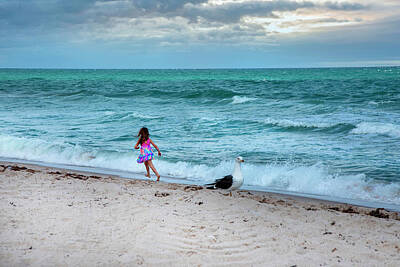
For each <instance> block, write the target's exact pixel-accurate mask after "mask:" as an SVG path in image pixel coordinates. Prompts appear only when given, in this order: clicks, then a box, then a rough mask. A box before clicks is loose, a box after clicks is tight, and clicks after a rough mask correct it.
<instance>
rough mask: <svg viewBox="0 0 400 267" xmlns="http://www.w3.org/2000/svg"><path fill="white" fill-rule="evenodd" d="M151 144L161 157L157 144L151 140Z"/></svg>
mask: <svg viewBox="0 0 400 267" xmlns="http://www.w3.org/2000/svg"><path fill="white" fill-rule="evenodd" d="M149 139H150V138H149ZM150 143H151V144H152V145H153V146H154V148H155V149H157V151H158V155H159V156H161V152H160V149H158V147H157V146H156V144H154V143H153V140H151V139H150Z"/></svg>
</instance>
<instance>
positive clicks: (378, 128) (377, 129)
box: [350, 122, 400, 138]
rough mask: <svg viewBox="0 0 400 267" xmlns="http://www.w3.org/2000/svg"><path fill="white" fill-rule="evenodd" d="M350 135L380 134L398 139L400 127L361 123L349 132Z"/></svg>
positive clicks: (389, 124)
mask: <svg viewBox="0 0 400 267" xmlns="http://www.w3.org/2000/svg"><path fill="white" fill-rule="evenodd" d="M350 133H352V134H380V135H387V136H391V137H396V138H400V125H396V124H392V123H381V122H361V123H359V124H357V125H356V128H354V129H353V130H351V132H350Z"/></svg>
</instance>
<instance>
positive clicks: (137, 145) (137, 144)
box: [135, 139, 140, 149]
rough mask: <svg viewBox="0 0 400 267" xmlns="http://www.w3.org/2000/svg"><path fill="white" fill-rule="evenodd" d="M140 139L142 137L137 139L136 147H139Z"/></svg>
mask: <svg viewBox="0 0 400 267" xmlns="http://www.w3.org/2000/svg"><path fill="white" fill-rule="evenodd" d="M139 141H140V139H139V140H137V142H136V145H135V149H139Z"/></svg>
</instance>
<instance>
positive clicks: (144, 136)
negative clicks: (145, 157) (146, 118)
mask: <svg viewBox="0 0 400 267" xmlns="http://www.w3.org/2000/svg"><path fill="white" fill-rule="evenodd" d="M137 136H138V137H139V144H143V143H144V142H146V141H147V140H148V139H149V136H150V134H149V130H148V129H147V128H146V127H143V128H142V129H140V130H139V133H138V135H137Z"/></svg>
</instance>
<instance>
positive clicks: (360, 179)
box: [0, 135, 400, 205]
mask: <svg viewBox="0 0 400 267" xmlns="http://www.w3.org/2000/svg"><path fill="white" fill-rule="evenodd" d="M0 157H5V158H17V159H24V160H33V161H42V162H48V163H57V164H65V165H77V166H86V167H95V168H107V169H114V170H121V171H130V172H141V173H142V172H144V170H145V169H144V167H143V165H142V164H137V163H136V158H137V151H133V150H132V151H128V152H110V151H101V150H89V149H85V148H83V147H81V146H78V145H69V144H65V143H50V142H47V141H44V140H40V139H31V138H20V137H13V136H5V135H0ZM155 166H156V168H157V169H158V171H159V172H160V174H161V175H168V176H173V177H176V178H185V179H189V180H191V181H194V182H195V183H198V184H205V183H207V182H211V181H213V180H214V179H216V178H221V177H223V176H225V175H227V174H229V173H231V172H232V168H233V160H231V161H223V162H221V163H220V164H219V165H217V166H209V165H206V164H194V163H190V162H168V161H165V160H162V159H160V158H158V157H156V159H155ZM242 171H243V176H244V179H245V182H244V183H245V185H249V186H258V187H261V188H263V187H264V188H266V189H267V188H270V189H278V190H283V191H290V192H297V193H307V194H318V195H325V196H331V197H342V198H343V197H344V198H352V199H358V200H367V201H376V202H384V203H391V204H396V205H400V183H394V182H393V183H378V182H376V181H368V180H367V179H366V176H365V175H364V174H362V173H360V174H357V175H341V174H338V173H331V172H330V170H329V168H328V167H326V166H324V165H322V164H316V165H312V166H304V165H298V164H287V165H278V164H265V165H255V164H251V163H245V164H243V166H242Z"/></svg>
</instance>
